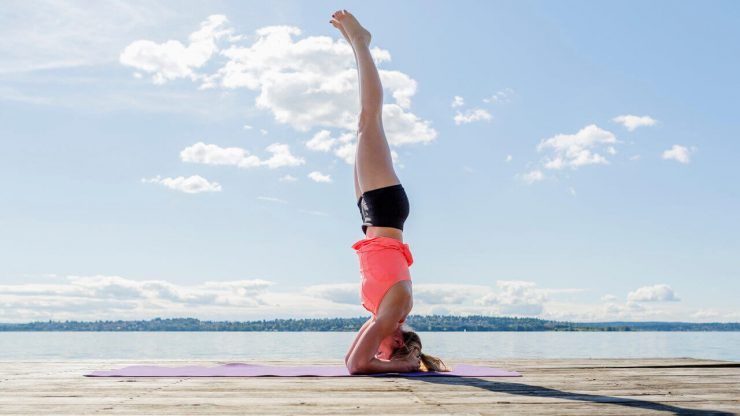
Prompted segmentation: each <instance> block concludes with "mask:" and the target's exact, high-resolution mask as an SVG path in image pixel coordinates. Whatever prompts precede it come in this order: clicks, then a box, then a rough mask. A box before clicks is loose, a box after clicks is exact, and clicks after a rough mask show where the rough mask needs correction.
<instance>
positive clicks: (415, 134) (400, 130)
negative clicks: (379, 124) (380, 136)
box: [383, 104, 437, 146]
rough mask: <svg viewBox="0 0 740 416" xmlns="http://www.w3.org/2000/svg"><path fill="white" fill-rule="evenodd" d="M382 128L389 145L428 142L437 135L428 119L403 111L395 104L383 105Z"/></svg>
mask: <svg viewBox="0 0 740 416" xmlns="http://www.w3.org/2000/svg"><path fill="white" fill-rule="evenodd" d="M383 128H384V130H385V133H386V137H387V139H388V143H389V144H390V145H391V146H400V145H405V144H414V143H429V142H431V141H433V140H434V139H435V138H436V137H437V131H436V130H434V129H433V128H432V127H431V123H430V122H429V121H425V120H422V119H420V118H419V117H417V116H416V115H414V114H412V113H409V112H405V111H404V110H403V109H402V108H401V106H399V105H397V104H385V105H383Z"/></svg>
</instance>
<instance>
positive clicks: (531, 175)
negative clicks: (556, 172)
mask: <svg viewBox="0 0 740 416" xmlns="http://www.w3.org/2000/svg"><path fill="white" fill-rule="evenodd" d="M522 179H524V182H527V183H528V184H533V183H535V182H540V181H543V180H545V175H544V174H543V173H542V171H541V170H533V171H530V172H527V173H525V174H524V175H522Z"/></svg>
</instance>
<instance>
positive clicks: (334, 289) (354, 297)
mask: <svg viewBox="0 0 740 416" xmlns="http://www.w3.org/2000/svg"><path fill="white" fill-rule="evenodd" d="M303 293H306V294H308V295H311V296H315V297H317V298H321V299H326V300H330V301H332V302H336V303H345V304H350V305H356V304H358V303H359V302H360V286H359V285H358V284H357V283H333V284H320V285H312V286H308V287H306V288H304V289H303Z"/></svg>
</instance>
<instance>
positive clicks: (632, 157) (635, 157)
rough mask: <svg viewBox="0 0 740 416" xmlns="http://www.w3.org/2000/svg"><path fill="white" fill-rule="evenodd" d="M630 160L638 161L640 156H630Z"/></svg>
mask: <svg viewBox="0 0 740 416" xmlns="http://www.w3.org/2000/svg"><path fill="white" fill-rule="evenodd" d="M630 160H640V155H632V156H630Z"/></svg>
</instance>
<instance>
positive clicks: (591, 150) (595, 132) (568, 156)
mask: <svg viewBox="0 0 740 416" xmlns="http://www.w3.org/2000/svg"><path fill="white" fill-rule="evenodd" d="M616 143H619V141H618V140H617V138H616V137H615V136H614V134H612V133H611V132H609V131H606V130H604V129H601V128H599V127H598V126H596V125H595V124H591V125H588V126H586V127H584V128H582V129H581V130H579V131H578V132H577V133H575V134H558V135H555V136H553V137H550V138H548V139H545V140H542V141H541V142H540V144H539V145H537V151H538V152H541V151H544V150H551V151H552V152H553V154H552V155H551V156H550V157H548V158H546V160H545V164H544V167H545V168H547V169H562V168H565V167H570V168H571V169H576V168H578V167H580V166H585V165H593V164H607V163H609V161H608V160H606V158H605V157H604V156H602V155H600V154H598V153H596V151H598V150H599V149H600V148H601V147H604V146H606V149H605V150H606V151H607V152H609V147H612V145H614V144H616ZM614 152H615V153H616V150H615V151H614Z"/></svg>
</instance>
